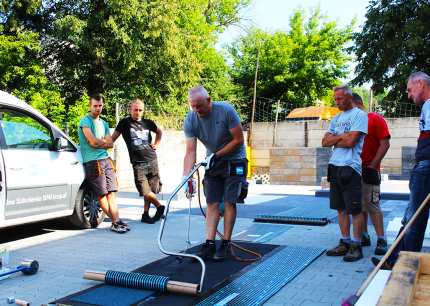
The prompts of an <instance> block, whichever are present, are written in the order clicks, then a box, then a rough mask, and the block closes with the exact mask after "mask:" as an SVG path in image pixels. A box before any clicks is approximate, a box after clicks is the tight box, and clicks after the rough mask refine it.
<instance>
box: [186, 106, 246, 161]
mask: <svg viewBox="0 0 430 306" xmlns="http://www.w3.org/2000/svg"><path fill="white" fill-rule="evenodd" d="M239 124H240V119H239V116H238V115H237V113H236V111H235V110H234V108H233V106H231V105H230V104H229V103H227V102H213V103H212V110H211V112H210V114H209V115H208V116H207V117H199V116H198V115H197V113H196V112H193V111H189V112H188V114H187V116H186V117H185V121H184V132H185V136H186V137H187V138H197V139H198V140H200V141H201V142H202V143H203V145H204V146H205V147H206V150H207V152H206V154H207V155H210V154H212V153H215V152H217V151H218V150H220V149H222V148H223V147H224V146H225V145H226V144H227V143H229V142H230V141H231V140H232V139H233V137H232V136H231V133H230V129H232V128H235V127H237V126H238V125H239ZM245 157H246V154H245V145H241V146H240V147H238V148H237V149H236V150H235V151H234V152H232V153H230V154H228V155H226V156H223V158H222V159H223V160H233V159H243V158H245Z"/></svg>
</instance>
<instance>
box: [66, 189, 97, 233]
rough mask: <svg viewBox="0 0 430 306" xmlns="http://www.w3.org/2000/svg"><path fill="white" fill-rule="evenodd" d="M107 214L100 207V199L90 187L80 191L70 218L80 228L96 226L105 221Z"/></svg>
mask: <svg viewBox="0 0 430 306" xmlns="http://www.w3.org/2000/svg"><path fill="white" fill-rule="evenodd" d="M104 218H105V214H104V212H103V211H102V209H101V208H100V207H99V203H98V199H97V197H96V196H95V195H94V193H93V192H92V191H91V190H89V189H88V188H85V187H84V188H82V189H80V190H79V191H78V194H77V196H76V201H75V210H74V212H73V215H72V216H71V218H70V221H71V222H72V223H73V225H75V226H77V227H79V228H84V229H85V228H96V227H97V226H99V224H100V223H102V222H103V220H104Z"/></svg>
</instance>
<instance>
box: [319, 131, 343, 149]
mask: <svg viewBox="0 0 430 306" xmlns="http://www.w3.org/2000/svg"><path fill="white" fill-rule="evenodd" d="M339 140H340V136H336V135H334V134H332V133H330V132H327V133H325V135H324V137H323V139H322V141H321V145H322V146H323V147H332V146H334V145H336V144H337V143H338V141H339Z"/></svg>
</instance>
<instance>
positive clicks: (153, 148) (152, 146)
mask: <svg viewBox="0 0 430 306" xmlns="http://www.w3.org/2000/svg"><path fill="white" fill-rule="evenodd" d="M149 145H150V146H151V148H152V150H154V151H155V150H157V146H156V145H155V144H153V143H151V144H149Z"/></svg>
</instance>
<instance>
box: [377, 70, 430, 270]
mask: <svg viewBox="0 0 430 306" xmlns="http://www.w3.org/2000/svg"><path fill="white" fill-rule="evenodd" d="M407 91H408V98H409V99H411V100H412V101H413V102H414V103H415V104H416V105H418V106H420V107H422V109H421V117H420V124H419V128H420V135H419V137H418V144H417V150H416V152H415V163H416V164H415V166H414V168H413V169H412V173H411V178H410V179H409V188H410V196H409V204H408V207H407V208H406V211H405V214H404V216H403V220H402V224H403V226H402V228H401V229H400V231H399V233H400V232H401V231H403V227H404V226H405V225H406V223H407V222H408V221H409V220H410V219H411V218H412V216H413V215H414V214H415V212H416V211H417V210H418V208H419V207H420V205H421V203H422V202H423V201H424V199H425V198H426V197H427V195H428V194H429V192H430V76H429V75H428V74H426V73H424V72H415V73H412V74H411V75H410V76H409V78H408V84H407ZM429 208H430V206H429V205H427V207H426V208H424V210H423V211H422V212H421V213H420V215H419V216H418V217H417V219H416V220H415V222H414V223H413V224H412V225H411V227H410V228H409V230H408V231H407V232H406V233H405V235H404V236H403V239H402V241H401V242H400V243H399V244H398V245H397V247H396V248H395V249H394V251H393V252H392V253H391V255H390V256H389V257H388V259H387V260H386V261H385V262H384V264H383V265H382V267H381V268H382V269H386V270H391V268H392V267H393V265H394V263H395V262H396V260H397V258H398V257H399V253H400V251H411V252H420V251H421V248H422V246H423V241H424V234H425V231H426V227H427V221H428V218H429ZM372 262H373V264H375V265H377V264H378V263H379V259H378V258H376V257H372Z"/></svg>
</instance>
